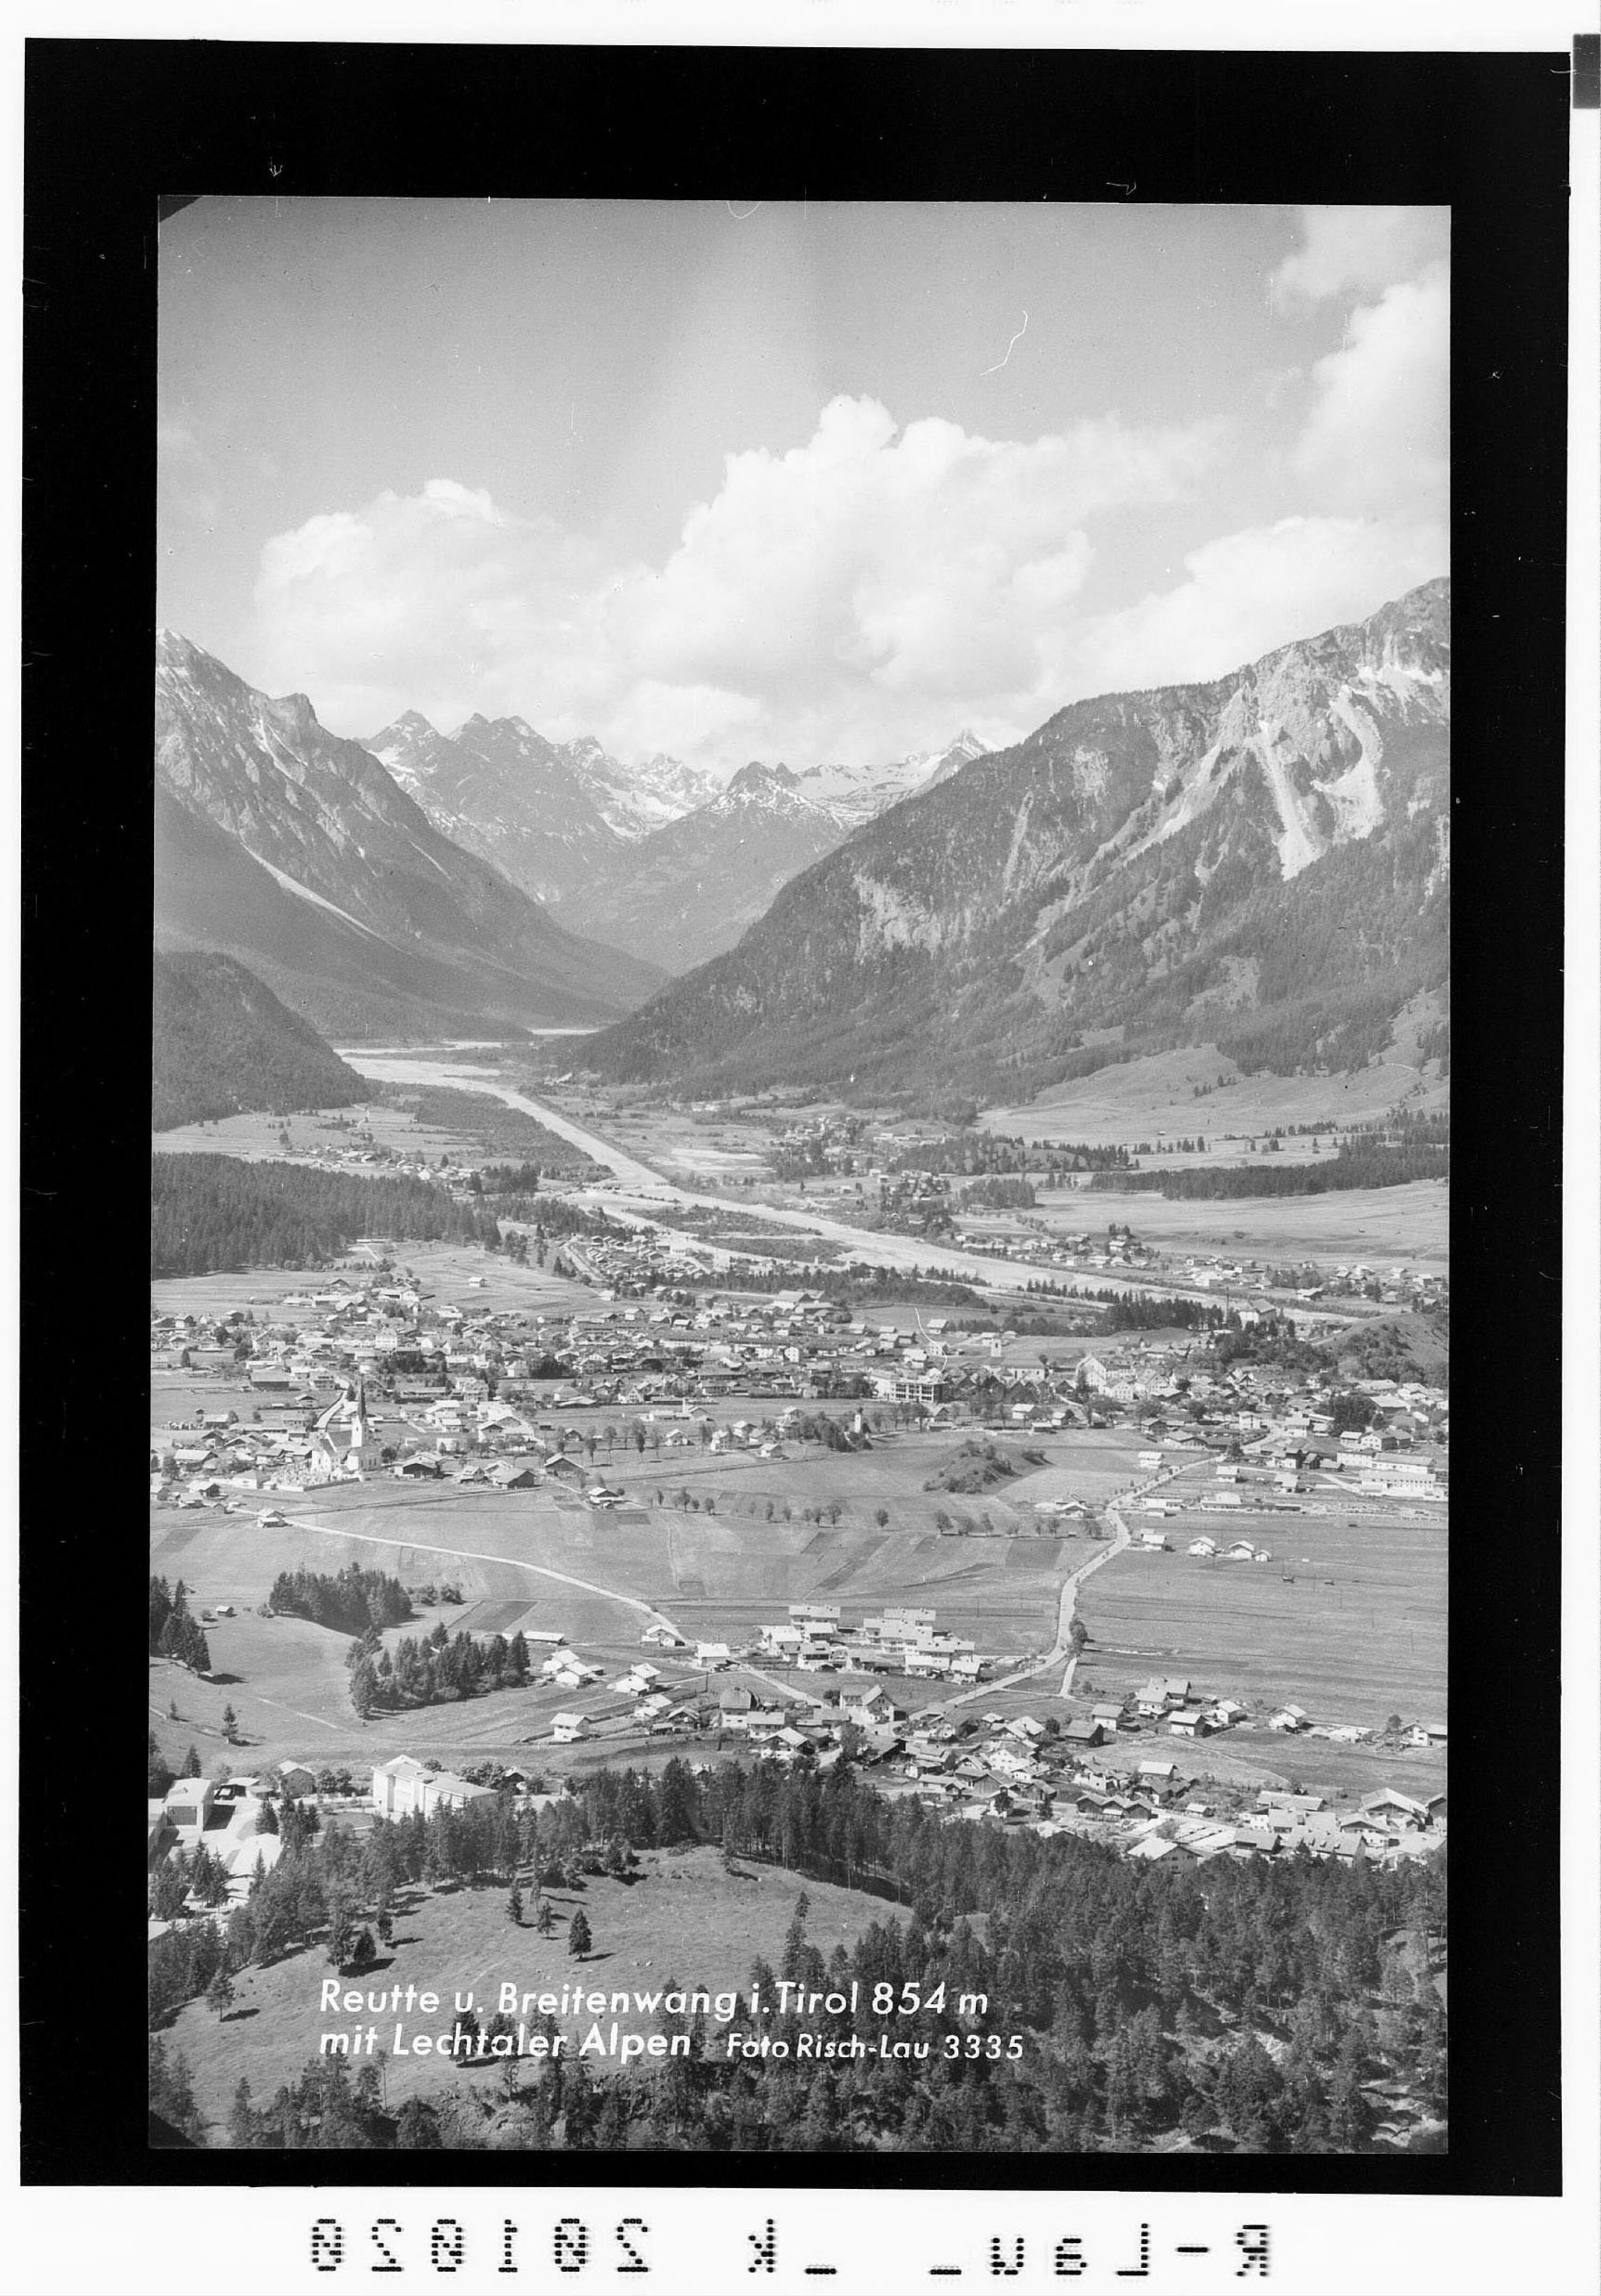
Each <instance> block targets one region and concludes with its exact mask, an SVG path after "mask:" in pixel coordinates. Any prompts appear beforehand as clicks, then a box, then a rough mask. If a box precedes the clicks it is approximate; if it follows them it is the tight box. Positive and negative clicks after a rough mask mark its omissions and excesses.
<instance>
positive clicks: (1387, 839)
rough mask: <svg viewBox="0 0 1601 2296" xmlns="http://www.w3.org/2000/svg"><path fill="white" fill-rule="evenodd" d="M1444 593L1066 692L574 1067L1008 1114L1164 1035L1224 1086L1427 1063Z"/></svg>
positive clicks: (1439, 584) (884, 816)
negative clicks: (1163, 677) (1001, 1107)
mask: <svg viewBox="0 0 1601 2296" xmlns="http://www.w3.org/2000/svg"><path fill="white" fill-rule="evenodd" d="M1449 597H1450V593H1449V583H1448V582H1447V581H1446V580H1445V579H1443V578H1441V579H1438V580H1435V581H1432V582H1428V583H1425V584H1424V585H1423V586H1421V587H1420V588H1417V589H1416V590H1413V591H1410V592H1408V594H1407V595H1405V596H1404V597H1402V598H1400V599H1398V600H1396V601H1394V602H1393V603H1390V604H1388V605H1385V606H1383V607H1382V608H1381V609H1380V610H1379V611H1377V612H1375V613H1374V614H1372V615H1371V616H1369V617H1368V619H1366V620H1364V621H1360V622H1357V623H1353V624H1350V625H1347V626H1344V627H1339V628H1335V629H1331V630H1327V631H1325V632H1324V633H1323V634H1322V635H1318V636H1316V637H1310V638H1307V639H1304V640H1301V641H1298V642H1296V643H1294V644H1289V645H1285V646H1282V647H1280V648H1278V649H1277V651H1276V652H1272V653H1269V654H1268V655H1265V656H1264V657H1263V658H1262V659H1261V660H1259V661H1256V662H1253V663H1252V664H1250V665H1249V666H1248V667H1246V668H1243V669H1240V670H1238V671H1236V672H1235V673H1234V674H1233V675H1231V676H1226V677H1222V678H1219V679H1218V680H1216V681H1214V682H1212V683H1211V684H1206V685H1173V686H1165V687H1161V688H1157V689H1155V690H1153V691H1149V692H1145V693H1120V694H1111V695H1105V696H1102V697H1099V698H1097V699H1094V700H1088V701H1075V702H1073V703H1072V704H1071V705H1070V706H1069V707H1068V708H1066V709H1062V710H1059V711H1058V712H1057V713H1056V714H1055V716H1054V717H1051V718H1049V719H1048V720H1047V722H1046V723H1045V724H1044V725H1043V726H1040V727H1039V729H1038V730H1037V731H1036V732H1034V733H1032V734H1030V735H1028V737H1027V738H1026V739H1025V740H1023V741H1022V742H1017V743H1016V744H1015V745H1014V746H1013V747H1011V748H1008V749H1004V750H998V751H995V752H992V753H990V754H987V755H979V756H976V757H973V758H968V759H965V760H961V761H958V762H957V763H956V764H955V766H954V767H953V768H949V769H947V768H944V767H941V768H937V769H936V770H935V772H934V774H933V775H932V776H931V777H930V779H929V781H928V783H927V785H926V786H924V787H922V788H921V789H919V790H915V791H914V792H913V793H912V794H911V795H909V796H908V797H907V798H906V799H905V800H904V801H903V802H900V803H899V804H896V805H894V806H893V807H892V808H891V810H889V811H888V812H885V813H880V814H879V815H877V816H875V817H874V818H872V819H870V820H868V821H866V822H865V823H863V824H861V825H860V826H859V827H858V828H856V829H855V830H854V831H853V832H851V833H850V835H849V836H848V837H846V838H845V839H844V840H843V841H842V842H841V843H840V844H839V845H838V846H837V849H834V850H833V851H831V852H828V853H825V855H824V856H823V857H821V858H820V859H818V860H817V861H816V862H814V863H813V865H811V866H809V867H807V868H805V869H804V870H803V871H802V873H801V874H799V875H797V876H795V877H793V878H792V880H791V881H790V882H788V883H787V884H785V885H784V887H783V889H782V890H780V891H778V892H777V894H776V898H774V899H773V901H772V904H771V906H770V907H769V908H768V910H767V913H766V914H765V915H763V916H762V917H761V918H760V920H759V922H756V923H754V924H753V925H752V926H751V929H750V930H749V931H747V932H746V933H745V934H744V937H743V939H742V940H741V941H740V942H739V944H738V946H737V947H735V948H733V949H732V950H730V951H729V952H728V953H727V954H726V955H721V956H718V957H716V958H714V959H713V960H712V961H711V962H710V963H709V964H704V965H702V967H701V968H700V969H699V970H698V971H696V972H693V973H691V974H689V975H688V976H686V978H683V979H681V980H674V981H673V982H672V983H671V984H670V985H669V987H668V988H665V989H663V990H662V991H661V993H660V994H659V995H657V996H655V997H653V999H652V1000H651V1001H650V1002H649V1003H648V1004H646V1005H644V1006H643V1007H642V1008H640V1009H639V1010H637V1011H636V1012H634V1013H630V1014H629V1016H628V1018H627V1019H626V1020H624V1021H620V1022H619V1023H617V1024H616V1025H615V1026H613V1027H612V1028H610V1029H607V1030H605V1031H604V1032H603V1033H602V1034H600V1035H598V1036H596V1037H593V1038H591V1039H590V1040H589V1042H588V1043H587V1045H586V1047H585V1054H584V1062H585V1066H586V1067H587V1068H588V1069H591V1070H595V1072H597V1073H598V1074H600V1075H601V1076H603V1077H605V1078H612V1079H615V1080H618V1081H635V1080H637V1081H645V1080H666V1079H669V1078H670V1079H671V1080H672V1081H673V1082H674V1084H675V1085H677V1086H681V1087H686V1088H687V1089H692V1090H697V1089H706V1090H726V1089H733V1088H760V1087H768V1086H776V1085H784V1086H789V1087H796V1088H801V1089H816V1090H827V1091H839V1090H842V1089H848V1088H851V1087H854V1089H855V1091H856V1093H857V1094H858V1095H860V1094H861V1093H863V1092H866V1093H868V1094H874V1093H883V1092H906V1091H915V1090H917V1089H919V1088H922V1087H929V1086H934V1087H940V1088H943V1089H945V1090H947V1091H949V1092H952V1093H956V1094H958V1095H971V1096H973V1097H974V1098H977V1099H985V1098H990V1099H997V1098H1001V1097H1003V1096H1004V1097H1005V1098H1006V1099H1007V1100H1009V1101H1012V1102H1014V1103H1015V1102H1017V1101H1020V1100H1022V1099H1023V1098H1025V1097H1027V1096H1028V1095H1030V1093H1034V1092H1038V1091H1039V1090H1041V1089H1042V1088H1045V1087H1048V1086H1051V1085H1053V1084H1057V1083H1061V1082H1063V1081H1064V1080H1066V1079H1069V1078H1073V1077H1081V1076H1083V1075H1086V1074H1088V1073H1089V1072H1091V1071H1092V1070H1095V1069H1096V1068H1099V1067H1103V1066H1104V1065H1106V1064H1107V1063H1109V1062H1117V1061H1122V1060H1128V1059H1131V1058H1134V1057H1136V1056H1137V1055H1138V1054H1142V1053H1149V1052H1156V1051H1162V1050H1165V1049H1168V1048H1170V1047H1172V1046H1181V1045H1196V1044H1202V1043H1207V1044H1213V1045H1215V1046H1217V1047H1218V1049H1219V1052H1220V1053H1221V1054H1223V1056H1224V1057H1225V1058H1226V1059H1227V1060H1228V1061H1230V1062H1234V1063H1235V1064H1236V1065H1237V1067H1239V1068H1240V1069H1241V1070H1277V1071H1280V1072H1283V1073H1289V1072H1293V1071H1294V1070H1301V1069H1306V1070H1310V1069H1331V1070H1337V1069H1348V1068H1355V1067H1359V1066H1361V1065H1363V1064H1364V1063H1365V1062H1367V1060H1368V1059H1369V1058H1371V1057H1372V1056H1373V1055H1375V1054H1378V1053H1380V1052H1381V1051H1383V1048H1384V1047H1385V1046H1387V1045H1388V1044H1389V1043H1390V1042H1391V1041H1392V1037H1393V1033H1394V1030H1395V1028H1396V1025H1397V1021H1398V1018H1400V1016H1401V1015H1402V1014H1403V1013H1405V1015H1406V1018H1407V1026H1408V1031H1409V1033H1410V1035H1411V1037H1412V1040H1413V1041H1414V1043H1415V1044H1416V1047H1417V1052H1418V1056H1419V1057H1422V1058H1425V1059H1427V1058H1439V1057H1442V1056H1444V1055H1445V1054H1447V1053H1448V1051H1449V1017H1448V1016H1449V908H1450V823H1449V730H1450V636H1449ZM805 786H806V784H805V783H804V782H803V781H802V782H801V783H799V784H798V787H799V788H800V789H801V790H804V788H805Z"/></svg>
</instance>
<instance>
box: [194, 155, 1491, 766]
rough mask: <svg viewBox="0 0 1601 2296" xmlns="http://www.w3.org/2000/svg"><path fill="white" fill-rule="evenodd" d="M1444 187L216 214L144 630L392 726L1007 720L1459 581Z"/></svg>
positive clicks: (675, 743)
mask: <svg viewBox="0 0 1601 2296" xmlns="http://www.w3.org/2000/svg"><path fill="white" fill-rule="evenodd" d="M1448 278H1449V220H1448V216H1447V213H1446V211H1445V210H1443V209H1373V208H1340V209H1292V208H1201V207H1195V208H1169V207H1146V206H1140V205H1137V204H1133V203H1121V202H1120V203H1117V204H1113V205H1107V206H1096V207H1047V206H1044V205H1041V206H1038V207H1032V206H1030V207H1021V206H977V205H975V206H948V205H941V204H933V203H931V204H926V205H915V206H914V205H907V206H879V205H852V204H846V203H823V204H811V203H808V204H805V205H792V204H786V203H782V202H779V203H775V202H766V203H759V202H755V201H713V202H705V203H703V202H699V201H695V202H663V203H653V202H638V203H636V202H629V201H572V202H568V201H509V202H508V201H493V202H489V201H483V202H480V201H409V200H398V201H391V200H283V201H276V200H259V199H207V200H203V201H199V202H197V203H196V204H195V205H193V206H192V207H189V208H187V209H184V210H183V211H182V212H181V213H180V214H178V215H177V216H176V217H173V218H171V219H170V220H169V221H168V223H167V224H165V225H163V227H162V247H161V281H160V293H161V304H160V310H161V324H160V515H159V531H158V549H159V555H160V599H159V610H160V619H161V620H162V622H163V623H164V624H165V625H166V626H167V627H169V628H174V629H177V630H181V631H183V632H184V633H185V635H188V636H189V637H192V638H193V639H194V640H195V641H196V642H197V643H198V644H201V645H203V646H206V647H208V648H209V650H210V651H211V652H214V653H217V654H218V655H220V656H221V657H222V659H223V660H225V661H226V662H227V663H228V664H229V665H230V667H231V668H234V669H236V670H237V671H239V673H240V674H241V675H242V676H244V677H246V678H248V679H249V680H250V683H251V684H252V685H258V686H261V687H264V688H266V689H267V691H269V692H272V693H284V692H288V691H291V690H300V691H304V692H306V693H309V694H310V696H311V697H312V700H313V701H314V702H315V704H316V709H317V712H318V715H319V716H320V717H322V718H323V720H324V723H325V724H326V725H329V726H333V727H334V728H335V729H336V730H337V731H339V732H341V733H345V734H357V735H365V734H373V733H375V732H376V731H377V730H378V729H379V728H380V727H381V726H383V725H384V724H385V723H387V722H388V720H389V719H390V718H391V717H395V716H396V715H397V714H398V712H399V711H400V710H402V709H421V710H422V711H423V713H424V714H425V715H426V716H428V717H431V718H432V719H433V720H434V721H435V723H436V724H439V725H440V726H445V727H447V728H449V727H453V726H456V725H457V724H458V723H459V722H460V721H461V719H462V718H464V717H467V716H469V715H470V714H471V713H472V711H473V710H482V711H483V712H485V713H486V714H487V715H489V716H498V715H503V714H508V713H514V714H517V715H520V716H522V717H526V718H528V719H529V720H530V723H531V724H533V725H535V726H538V728H539V729H540V730H541V731H542V732H544V733H546V734H550V735H552V736H553V737H555V738H564V737H567V736H570V735H571V734H578V733H594V734H598V735H599V736H600V738H601V739H602V740H603V742H605V743H606V745H607V747H608V748H610V749H612V750H613V751H614V752H615V753H616V754H618V755H620V756H621V757H623V758H628V759H641V758H646V757H648V756H650V755H652V754H653V753H654V752H657V751H660V750H667V751H669V752H670V753H672V754H673V755H675V756H678V757H682V758H688V759H692V760H694V762H696V763H699V764H702V765H706V766H710V767H730V768H731V767H735V766H736V765H739V764H741V763H743V761H744V760H745V759H746V758H752V757H760V758H768V759H779V758H782V759H784V760H786V761H787V762H788V763H790V764H791V765H793V766H797V767H801V766H806V765H810V764H817V763H825V762H833V761H842V762H846V763H850V764H871V763H874V762H882V761H888V760H890V759H891V758H899V757H903V756H906V755H907V754H909V753H910V752H912V751H914V750H928V749H933V748H937V747H939V746H940V745H942V744H943V743H944V742H947V741H948V740H949V739H950V738H951V737H952V736H953V735H954V734H956V731H957V730H958V729H959V728H960V727H963V726H970V727H972V728H973V730H974V731H976V732H977V733H978V734H980V735H981V737H983V738H984V739H985V740H987V741H989V742H1001V741H1004V740H1006V739H1007V738H1010V737H1014V736H1015V735H1017V734H1022V733H1024V732H1027V731H1028V730H1029V729H1030V727H1032V726H1036V725H1038V724H1039V723H1040V721H1041V720H1042V719H1044V718H1045V717H1048V716H1049V715H1050V713H1051V712H1052V711H1053V710H1054V709H1060V708H1061V707H1062V706H1063V704H1064V703H1065V702H1068V701H1072V700H1074V699H1075V698H1076V697H1079V696H1080V695H1083V694H1087V693H1104V692H1106V691H1108V690H1112V689H1115V688H1118V687H1129V686H1143V685H1158V684H1165V683H1168V682H1170V681H1173V680H1176V679H1180V678H1196V677H1210V676H1221V675H1222V674H1223V673H1224V672H1226V671H1227V670H1229V669H1232V668H1236V667H1237V666H1238V665H1239V664H1240V663H1242V662H1244V661H1246V660H1250V659H1252V657H1253V656H1254V655H1256V654H1259V653H1261V652H1265V651H1266V650H1267V649H1268V648H1269V647H1271V646H1273V645H1276V644H1282V643H1283V642H1285V640H1287V639H1290V638H1293V637H1298V636H1302V635H1308V634H1309V633H1310V632H1313V631H1316V630H1318V629H1321V628H1325V627H1327V626H1328V625H1329V624H1331V623H1333V622H1337V621H1341V620H1347V619H1352V618H1354V617H1357V616H1359V615H1362V614H1365V613H1368V612H1371V611H1373V609H1374V608H1375V607H1376V606H1378V605H1380V604H1382V603H1383V601H1384V600H1385V599H1387V598H1392V597H1394V596H1396V595H1397V594H1399V593H1400V592H1401V591H1403V590H1405V589H1407V588H1408V587H1410V586H1412V585H1413V584H1415V583H1416V582H1420V581H1424V580H1426V579H1428V578H1430V577H1431V576H1433V575H1435V574H1441V573H1444V572H1445V571H1447V570H1448V560H1447V447H1448V439H1447V412H1448V390H1447V347H1448V292H1449V285H1448Z"/></svg>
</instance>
